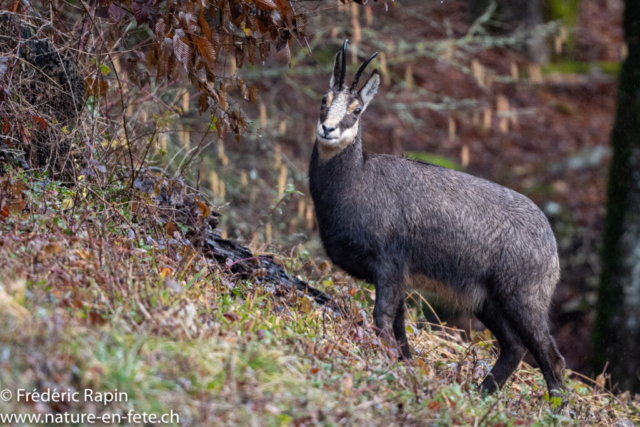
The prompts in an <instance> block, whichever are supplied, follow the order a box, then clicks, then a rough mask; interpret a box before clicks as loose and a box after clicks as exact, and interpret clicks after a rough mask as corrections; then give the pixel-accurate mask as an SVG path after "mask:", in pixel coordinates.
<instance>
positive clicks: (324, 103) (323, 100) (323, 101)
mask: <svg viewBox="0 0 640 427" xmlns="http://www.w3.org/2000/svg"><path fill="white" fill-rule="evenodd" d="M322 105H327V95H325V96H324V98H322Z"/></svg>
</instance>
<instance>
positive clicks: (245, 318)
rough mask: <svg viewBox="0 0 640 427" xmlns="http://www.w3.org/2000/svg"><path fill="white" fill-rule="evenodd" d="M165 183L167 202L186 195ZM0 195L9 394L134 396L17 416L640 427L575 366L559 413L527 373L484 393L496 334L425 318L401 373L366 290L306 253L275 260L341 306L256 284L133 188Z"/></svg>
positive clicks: (21, 188) (20, 189)
mask: <svg viewBox="0 0 640 427" xmlns="http://www.w3.org/2000/svg"><path fill="white" fill-rule="evenodd" d="M158 179H159V181H158V183H157V184H156V187H155V189H154V191H152V192H151V194H152V195H153V194H155V196H156V197H157V196H158V194H159V193H162V192H163V191H165V190H166V189H165V188H164V186H168V187H171V186H172V185H174V184H175V183H174V182H170V181H166V180H165V181H161V180H160V178H158ZM160 187H162V188H160ZM0 200H2V206H3V207H2V208H1V209H0V324H2V325H3V326H2V328H0V385H1V387H0V388H2V389H8V390H13V391H14V393H15V392H16V390H18V389H24V390H26V391H27V392H32V391H38V392H45V391H47V390H49V391H53V390H58V391H67V390H77V391H81V392H82V391H83V390H86V389H89V390H93V391H95V392H113V391H114V390H116V389H117V390H118V391H121V392H125V393H126V395H127V400H126V401H114V402H110V403H108V404H100V403H96V402H87V401H83V399H80V401H79V402H57V403H56V402H54V403H52V402H49V403H45V402H35V401H33V400H32V401H28V402H24V401H22V402H17V401H16V400H15V399H13V400H11V401H9V402H3V407H2V411H3V412H4V413H41V414H46V413H64V412H71V413H94V414H105V413H119V414H126V413H128V412H129V411H131V410H133V411H135V412H139V413H143V412H146V413H155V414H163V413H167V412H169V411H174V412H175V413H176V414H178V415H179V422H177V423H176V422H174V423H175V424H180V425H261V426H262V425H265V426H283V425H295V426H302V425H339V424H341V425H438V426H443V425H466V426H482V425H486V426H514V425H526V426H532V425H535V426H542V425H574V424H576V425H603V426H604V425H620V426H625V425H633V422H636V423H637V422H638V421H640V409H639V404H638V401H637V400H636V401H634V400H633V399H632V398H631V397H630V396H629V395H628V394H626V395H620V396H614V395H613V394H611V393H609V392H608V391H606V390H605V388H604V386H606V384H604V383H601V382H596V383H591V382H589V381H588V380H587V379H581V378H579V377H577V376H576V375H575V374H573V373H571V372H567V376H568V385H569V393H568V394H567V396H566V398H565V399H566V404H564V405H563V406H562V407H560V406H561V405H560V403H561V402H559V401H549V399H548V395H547V394H546V389H545V385H544V381H543V379H542V377H541V375H540V373H539V371H538V370H537V369H533V368H531V367H530V366H528V365H526V364H524V363H523V364H522V365H521V367H520V369H519V370H518V371H517V374H516V375H514V377H513V378H512V379H511V381H510V382H509V383H508V384H507V386H506V387H505V388H504V390H503V391H501V392H500V393H499V394H498V395H495V396H491V397H488V398H484V399H483V398H481V397H480V396H479V395H478V394H477V392H476V388H477V385H478V384H479V383H480V382H481V380H482V379H483V378H484V376H485V375H486V373H487V371H488V370H489V369H490V367H491V366H492V364H493V363H494V362H495V359H496V354H497V349H496V347H495V342H494V340H493V339H492V337H491V335H490V334H489V333H488V331H486V332H485V333H484V334H474V336H472V337H468V336H467V335H466V334H465V333H464V332H463V331H460V330H454V329H450V328H447V327H446V326H445V325H427V324H425V323H424V322H419V321H418V318H417V316H416V311H415V310H410V317H411V319H410V321H409V322H408V326H407V328H408V330H409V336H410V341H411V344H412V346H413V348H414V349H415V353H416V357H415V359H414V360H413V361H411V362H407V363H404V362H399V361H398V360H397V357H396V354H397V353H396V352H395V350H394V349H392V348H389V347H388V346H387V345H386V343H385V341H384V339H380V338H379V337H377V336H376V334H375V333H374V332H373V330H372V329H371V327H370V326H369V322H370V319H371V317H372V309H373V305H372V303H373V299H374V294H373V292H372V290H371V289H370V288H369V287H367V286H366V285H364V284H361V283H356V282H355V281H354V280H353V279H351V278H348V277H345V276H344V275H343V274H342V273H340V272H337V271H332V269H331V267H330V266H329V265H328V264H327V263H323V264H321V265H319V266H318V265H316V264H315V263H314V262H313V260H311V259H310V258H309V255H308V254H307V253H306V252H305V251H303V250H298V251H294V252H293V253H291V254H289V255H281V254H276V257H277V258H278V259H279V260H280V262H281V263H282V264H283V265H285V266H286V267H287V269H288V270H289V272H290V273H292V274H294V275H298V276H300V277H303V278H305V279H307V280H309V284H310V285H311V286H316V287H323V288H324V290H325V291H326V292H328V293H329V294H331V295H332V296H333V298H334V300H335V301H338V302H339V303H340V306H341V307H343V309H342V310H334V308H335V306H330V305H327V306H320V305H317V304H316V303H315V302H313V301H312V300H311V299H310V298H309V297H307V296H306V295H304V294H302V293H300V292H297V291H296V290H295V289H294V290H291V289H287V288H283V287H282V286H277V285H275V286H274V285H273V284H266V283H263V281H262V280H261V277H260V274H256V275H255V277H254V278H252V279H250V280H241V279H239V278H238V277H236V276H234V275H233V274H231V273H230V266H229V265H225V264H224V263H218V262H216V261H214V260H213V259H212V258H211V257H209V256H208V255H207V254H206V253H204V252H203V251H201V250H199V248H198V246H197V245H196V244H194V239H193V238H190V237H189V236H191V235H192V234H190V231H193V230H190V228H191V227H190V226H185V225H184V224H180V223H174V222H173V221H172V220H170V219H166V218H168V216H167V215H166V212H162V209H166V208H163V207H162V206H160V205H159V204H158V203H157V201H156V199H155V198H154V197H153V196H150V195H149V194H148V193H147V192H143V191H140V190H135V189H133V190H132V189H129V187H128V186H127V184H126V182H125V183H120V182H118V181H113V182H112V183H111V184H110V185H105V186H100V187H98V186H95V187H91V186H89V185H88V184H87V185H85V186H83V185H82V184H79V185H77V186H76V187H65V186H62V185H60V184H58V183H56V182H51V181H49V180H47V179H45V178H42V177H41V178H38V177H33V176H32V177H28V176H27V175H25V174H24V173H22V172H19V171H16V170H7V171H6V173H5V175H4V176H2V177H0ZM201 203H202V205H201V207H200V211H201V215H202V216H203V217H205V218H206V217H207V216H209V215H211V212H210V210H209V206H208V205H207V204H206V202H201ZM196 222H197V221H196ZM259 252H260V251H259V250H258V249H256V253H259ZM256 269H257V271H259V265H257V266H256ZM413 297H414V298H418V297H417V296H413ZM331 307H334V308H331ZM585 381H586V382H585ZM616 423H617V424H616Z"/></svg>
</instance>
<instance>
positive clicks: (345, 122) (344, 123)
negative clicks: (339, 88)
mask: <svg viewBox="0 0 640 427" xmlns="http://www.w3.org/2000/svg"><path fill="white" fill-rule="evenodd" d="M357 120H358V119H357V118H356V117H353V114H347V115H346V116H344V117H343V118H342V120H340V123H339V124H338V128H339V129H340V132H344V131H345V130H347V129H351V128H352V127H353V125H355V124H356V121H357Z"/></svg>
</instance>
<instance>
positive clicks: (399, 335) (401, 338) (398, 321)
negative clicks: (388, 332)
mask: <svg viewBox="0 0 640 427" xmlns="http://www.w3.org/2000/svg"><path fill="white" fill-rule="evenodd" d="M403 296H404V292H403ZM406 312H407V304H406V303H405V301H404V298H402V303H401V304H399V305H398V309H397V310H396V314H395V318H394V319H393V333H394V335H395V336H396V341H397V343H398V346H399V347H400V351H401V352H402V358H403V359H411V347H410V346H409V340H408V339H407V329H406V327H405V324H404V317H405V313H406Z"/></svg>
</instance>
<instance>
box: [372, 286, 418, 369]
mask: <svg viewBox="0 0 640 427" xmlns="http://www.w3.org/2000/svg"><path fill="white" fill-rule="evenodd" d="M375 288H376V302H375V306H374V308H373V320H374V322H375V325H376V329H377V333H378V335H382V336H384V338H386V339H387V341H390V342H391V343H394V341H395V342H396V343H397V345H398V348H399V349H400V351H401V354H400V357H401V358H403V359H411V349H410V348H409V341H408V339H407V331H406V329H405V325H404V317H405V302H404V289H403V287H402V282H400V281H396V280H392V279H389V278H386V279H383V278H382V277H381V278H380V279H378V280H376V281H375ZM394 338H395V339H394Z"/></svg>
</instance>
